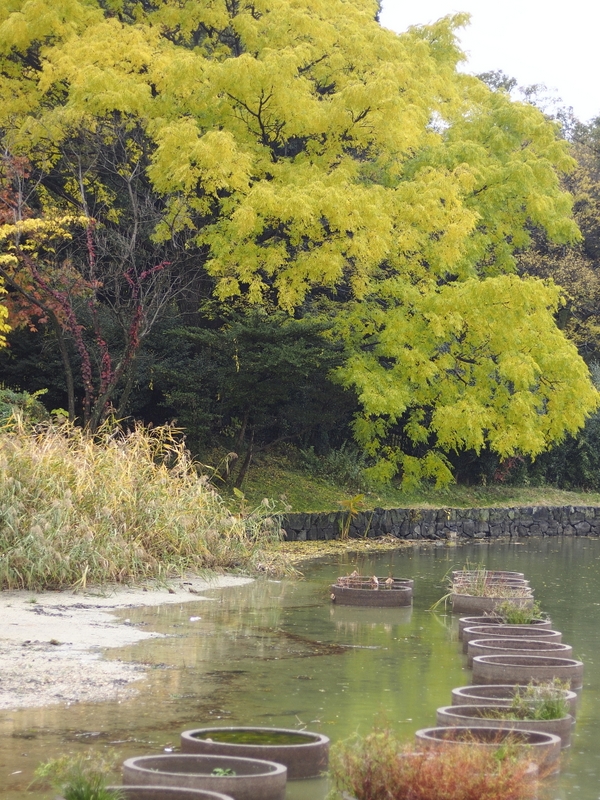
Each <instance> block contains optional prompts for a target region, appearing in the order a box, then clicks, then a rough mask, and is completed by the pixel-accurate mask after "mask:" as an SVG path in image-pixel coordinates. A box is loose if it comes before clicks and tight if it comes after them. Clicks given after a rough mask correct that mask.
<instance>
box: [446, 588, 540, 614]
mask: <svg viewBox="0 0 600 800" xmlns="http://www.w3.org/2000/svg"><path fill="white" fill-rule="evenodd" d="M507 600H509V601H510V602H511V603H514V605H516V606H518V607H519V608H533V595H532V594H531V590H529V589H528V590H527V595H526V596H523V595H518V596H515V597H483V596H482V597H480V596H478V595H474V594H459V593H457V592H453V593H452V594H451V595H450V603H451V605H452V611H453V612H454V613H456V614H486V613H490V612H492V611H494V610H495V609H496V608H497V607H498V606H499V605H501V603H504V602H506V601H507Z"/></svg>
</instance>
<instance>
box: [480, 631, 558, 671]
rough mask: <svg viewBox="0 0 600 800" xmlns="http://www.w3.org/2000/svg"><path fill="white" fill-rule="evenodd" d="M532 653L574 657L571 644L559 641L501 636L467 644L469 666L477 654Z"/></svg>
mask: <svg viewBox="0 0 600 800" xmlns="http://www.w3.org/2000/svg"><path fill="white" fill-rule="evenodd" d="M521 654H523V655H531V656H556V657H557V658H573V648H572V647H571V645H570V644H562V643H558V642H540V641H538V640H537V639H526V638H522V639H518V638H514V637H513V638H510V637H508V636H506V637H504V638H502V637H500V636H497V637H493V638H490V639H471V641H470V642H469V643H468V645H467V661H468V664H469V666H471V665H472V663H473V658H474V657H475V656H495V655H521Z"/></svg>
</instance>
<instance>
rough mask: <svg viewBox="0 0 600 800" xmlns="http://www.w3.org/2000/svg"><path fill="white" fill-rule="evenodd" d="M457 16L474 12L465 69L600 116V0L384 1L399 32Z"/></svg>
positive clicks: (384, 17) (464, 42)
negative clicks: (498, 73)
mask: <svg viewBox="0 0 600 800" xmlns="http://www.w3.org/2000/svg"><path fill="white" fill-rule="evenodd" d="M457 11H468V12H469V13H470V14H471V24H470V26H469V27H467V28H466V29H463V32H462V33H461V35H460V41H461V46H462V49H463V50H464V51H465V52H466V53H467V55H468V56H469V61H468V63H467V65H466V66H465V67H463V69H466V70H467V71H468V72H474V73H479V72H488V71H489V70H498V69H499V70H502V71H503V72H505V73H506V74H507V75H509V76H511V77H514V78H516V79H517V81H518V82H519V85H526V86H528V85H531V84H534V83H538V84H539V83H543V84H546V86H547V87H548V88H549V89H551V90H555V92H556V93H557V94H558V95H559V96H560V97H561V98H562V100H563V102H564V104H565V105H567V106H572V107H573V110H574V112H575V115H576V116H577V117H578V118H579V119H580V120H582V121H583V122H587V121H589V120H590V119H591V118H592V117H597V116H600V0H561V1H560V2H558V0H502V1H501V2H500V0H412V2H411V1H410V0H383V11H382V14H381V17H380V19H381V24H382V25H384V26H385V27H386V28H391V29H392V30H394V31H397V32H400V31H403V30H406V28H408V27H409V26H410V25H419V24H424V23H428V22H433V21H434V20H436V19H439V18H440V17H444V16H446V15H448V14H452V13H455V12H457Z"/></svg>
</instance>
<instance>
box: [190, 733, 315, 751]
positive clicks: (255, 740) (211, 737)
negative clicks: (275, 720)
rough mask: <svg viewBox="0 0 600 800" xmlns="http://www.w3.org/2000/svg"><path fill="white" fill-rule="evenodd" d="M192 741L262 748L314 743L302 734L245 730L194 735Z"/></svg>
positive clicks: (312, 738) (310, 738)
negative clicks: (250, 745) (251, 745)
mask: <svg viewBox="0 0 600 800" xmlns="http://www.w3.org/2000/svg"><path fill="white" fill-rule="evenodd" d="M194 739H198V740H200V741H207V740H208V741H211V742H225V743H226V744H253V745H260V746H262V747H264V746H265V745H277V746H280V745H287V744H294V745H297V744H311V742H314V741H316V739H315V738H314V737H312V736H306V735H304V734H302V733H286V732H284V731H268V730H264V731H259V730H253V731H245V730H235V729H234V730H231V731H220V730H214V731H212V730H211V731H210V732H205V733H198V734H194Z"/></svg>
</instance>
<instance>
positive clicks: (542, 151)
mask: <svg viewBox="0 0 600 800" xmlns="http://www.w3.org/2000/svg"><path fill="white" fill-rule="evenodd" d="M377 10H378V4H377V2H375V0H345V1H343V0H256V1H254V2H249V1H246V0H214V1H213V2H210V3H198V2H192V0H189V1H187V0H184V2H181V1H180V0H155V1H154V2H152V3H138V2H130V0H104V2H96V0H87V1H86V2H84V0H58V2H57V1H56V0H53V1H52V2H51V1H50V0H28V1H27V2H25V0H11V2H10V3H9V2H7V0H5V2H3V3H0V62H1V63H0V67H1V72H0V96H1V97H2V100H3V103H2V106H1V107H0V128H2V129H3V131H4V137H3V138H4V142H5V147H6V148H7V150H8V151H9V152H10V153H11V154H13V155H16V156H27V157H28V158H29V159H30V161H31V163H32V164H33V165H34V166H35V168H36V170H38V171H39V174H40V187H42V188H41V189H40V191H39V192H38V195H37V196H38V204H39V206H40V207H43V205H44V203H48V202H50V203H51V204H57V203H58V204H59V205H60V202H61V198H62V199H63V200H64V195H65V193H66V192H69V193H70V195H71V196H75V192H76V190H77V191H78V192H79V197H81V198H82V199H83V198H86V201H87V197H88V195H93V196H94V197H96V198H106V200H105V204H106V207H107V208H109V207H110V206H111V205H113V204H114V205H115V206H116V208H121V206H120V205H119V202H118V197H120V196H121V193H122V194H123V195H125V196H126V195H127V191H126V187H125V189H123V188H121V189H119V190H118V192H117V193H116V194H115V191H114V189H112V188H111V183H110V180H109V177H108V176H107V174H106V170H105V171H103V170H101V169H99V168H98V167H97V166H96V164H97V163H98V162H97V161H94V162H93V166H92V167H91V168H90V170H89V171H85V170H83V169H82V170H80V169H79V166H77V169H75V170H74V171H73V167H72V166H71V167H69V169H71V171H72V175H69V177H68V179H67V177H66V176H67V173H68V170H67V169H66V167H65V166H64V164H65V161H64V154H65V152H67V151H69V152H71V153H72V154H73V156H72V158H71V160H70V161H69V164H71V165H77V164H78V162H77V157H78V153H79V151H80V142H81V140H82V137H83V140H85V141H89V139H90V137H93V136H95V135H96V134H97V132H98V131H102V130H108V131H111V130H113V128H114V126H115V125H117V126H119V128H120V130H122V131H123V136H124V138H123V141H124V147H125V150H126V153H127V158H126V160H125V161H126V164H127V165H130V163H131V161H132V159H134V160H135V158H136V157H137V154H138V153H139V152H140V151H141V152H143V154H144V157H145V158H146V159H147V165H146V162H144V165H143V170H142V172H143V180H147V181H148V182H149V190H150V191H151V193H152V195H151V196H152V197H153V198H155V200H153V203H154V205H153V207H154V209H155V211H156V215H155V216H154V217H153V233H152V234H151V236H150V238H149V241H152V242H154V243H155V244H156V245H157V246H159V247H161V248H167V247H173V248H174V249H176V250H177V252H180V250H179V248H180V245H181V243H182V242H185V245H186V247H187V248H188V249H187V251H186V252H188V253H190V252H193V253H194V254H195V256H196V263H198V264H201V266H202V268H203V270H205V273H206V274H207V275H208V276H210V278H211V280H212V281H214V287H215V291H216V294H217V296H218V297H219V298H220V299H221V300H224V301H226V300H227V298H230V297H234V296H237V295H244V296H245V297H246V298H247V300H248V301H249V302H251V303H257V304H262V303H268V304H270V305H272V306H279V307H280V308H282V309H284V310H286V311H288V312H290V313H302V310H303V309H305V308H306V307H307V306H310V305H311V304H313V303H315V302H318V301H319V300H320V299H321V298H325V299H327V300H329V301H330V302H331V304H332V307H334V308H335V309H336V311H335V315H336V325H337V335H338V336H339V337H340V338H341V339H343V340H344V341H345V342H346V344H347V347H348V355H347V363H346V366H345V367H344V368H343V369H342V370H341V372H340V373H339V377H340V380H343V381H344V383H345V384H347V385H348V386H353V387H355V388H356V389H357V391H358V393H359V395H360V398H361V402H362V405H363V413H362V415H361V417H360V418H359V419H358V420H357V422H356V432H357V436H358V438H359V440H360V441H361V442H362V443H363V444H364V446H365V447H366V448H367V449H368V450H369V452H371V453H372V454H373V455H374V456H377V457H378V458H379V466H378V467H377V468H376V472H377V474H379V475H380V476H382V477H390V476H391V475H392V474H393V473H394V472H395V471H398V470H399V471H401V472H402V473H403V475H404V477H405V478H406V479H407V480H411V479H417V478H419V477H422V476H434V477H436V478H437V479H438V480H439V481H444V480H448V479H449V478H450V473H449V470H448V466H447V462H446V460H445V458H444V450H445V449H447V448H460V447H463V446H474V447H480V446H481V444H482V443H489V445H490V446H491V447H493V448H495V449H497V450H498V452H500V453H502V454H503V455H509V454H511V453H514V452H517V451H520V450H522V451H525V452H530V453H536V452H539V451H540V450H541V449H543V448H544V447H547V446H548V444H549V443H550V442H551V441H552V440H553V439H556V438H560V437H561V436H562V435H563V434H564V433H565V432H567V431H572V430H575V429H577V427H579V426H580V425H581V424H582V423H583V421H584V419H585V417H586V415H587V414H589V413H590V412H591V411H592V410H593V409H594V408H595V407H596V405H597V402H598V395H597V393H596V390H595V389H594V388H593V386H592V385H591V383H590V381H589V376H588V374H587V371H586V367H585V365H584V364H583V362H582V361H581V360H580V359H579V357H578V356H577V353H576V351H575V350H574V348H573V347H572V345H570V343H569V342H568V341H567V340H566V339H565V337H564V336H563V335H562V334H561V332H560V331H558V330H557V329H556V327H555V326H554V323H553V314H554V311H555V309H556V307H557V304H558V303H559V302H560V298H559V293H558V292H557V290H555V289H554V288H553V287H551V286H549V285H546V284H544V283H543V282H540V281H535V280H529V281H527V280H522V279H519V278H517V277H515V276H513V275H511V274H510V273H512V272H513V271H514V269H515V253H516V252H517V251H519V250H522V249H525V248H526V247H527V246H528V245H529V243H530V230H531V228H532V226H536V227H538V228H540V229H542V230H543V231H545V232H546V234H547V235H548V236H549V237H550V238H551V239H552V240H554V241H557V242H569V241H573V240H574V239H576V237H577V229H576V226H575V224H574V223H573V221H572V220H571V218H570V212H571V203H570V199H569V196H568V195H567V194H566V193H565V192H564V191H563V190H562V189H561V187H560V184H559V173H561V172H564V171H568V170H569V169H572V167H573V164H574V162H573V161H572V159H571V157H570V156H569V154H568V152H567V146H566V143H564V142H561V141H560V140H559V139H558V138H557V135H556V130H555V128H554V126H553V125H551V124H550V123H548V122H547V120H546V119H545V118H544V117H543V115H542V114H541V113H540V112H539V111H537V110H536V109H535V108H533V107H531V106H529V105H526V104H520V103H514V102H512V101H511V100H510V98H509V97H508V95H507V94H506V93H504V92H501V91H492V90H491V89H489V88H488V87H487V86H486V85H485V84H484V83H482V82H481V81H479V80H478V79H476V78H473V77H470V76H467V75H464V74H461V73H459V72H458V70H457V64H458V63H459V61H460V60H461V58H462V54H461V52H460V51H459V49H458V48H457V45H456V41H455V30H456V27H457V26H458V25H461V24H463V23H464V22H465V21H466V17H465V16H464V15H457V16H454V17H451V18H446V19H444V20H441V21H440V22H438V23H436V24H434V25H432V26H427V27H422V28H413V29H411V30H410V31H409V32H408V33H406V34H402V35H396V34H394V33H392V32H391V31H388V30H385V29H383V28H381V26H380V25H379V24H378V22H377V19H376V16H377ZM114 135H116V134H112V133H109V134H107V135H105V137H104V139H103V140H102V148H103V150H104V149H105V148H107V147H109V145H110V143H111V137H112V136H114ZM130 143H131V144H130ZM89 163H90V161H89V159H88V160H86V161H85V164H86V170H87V165H88V164H89ZM120 163H121V162H119V164H120ZM54 169H57V170H58V171H59V172H60V174H61V176H63V177H62V178H61V181H59V185H60V186H61V187H62V188H61V189H60V191H59V190H57V189H56V188H55V187H56V183H52V182H51V181H49V180H48V176H49V175H50V174H51V173H52V171H53V170H54ZM119 169H121V167H119V168H116V169H115V172H116V174H117V175H120V172H119ZM129 169H130V167H129V166H127V168H126V169H125V172H127V170H129ZM142 172H140V173H138V174H140V175H142ZM80 175H81V176H83V175H85V177H86V181H87V183H84V186H83V190H82V189H81V180H79V176H80ZM125 182H126V181H125ZM132 204H133V201H131V202H130V206H131V205H132ZM80 205H81V203H80ZM122 213H123V212H119V213H117V215H116V217H115V218H114V219H113V220H111V218H110V214H109V213H108V212H107V213H106V215H105V217H104V218H103V219H102V225H104V226H105V227H106V230H109V229H110V226H111V224H112V225H117V226H118V223H119V214H121V215H122ZM121 218H122V216H121ZM108 252H110V248H108ZM147 268H148V265H147V264H146V265H141V264H136V270H138V272H137V273H136V274H142V273H143V272H144V270H145V269H147ZM169 285H170V284H169ZM478 306H479V307H480V309H481V311H480V313H479V314H478V313H477V308H478ZM486 317H487V318H488V319H486ZM506 320H510V330H507V326H506V324H505V323H506ZM550 342H551V348H550ZM575 396H576V397H577V405H576V407H575V408H572V407H570V406H569V403H570V402H571V401H572V399H573V397H575ZM400 424H402V425H404V429H405V430H406V431H407V432H408V436H409V438H410V439H411V440H412V441H413V443H414V444H416V445H418V446H419V447H420V448H421V450H422V452H420V453H419V454H418V455H417V456H410V457H409V456H407V454H406V452H403V451H402V450H401V449H399V448H398V447H397V446H396V444H394V442H396V438H395V430H396V429H397V427H398V425H400Z"/></svg>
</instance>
